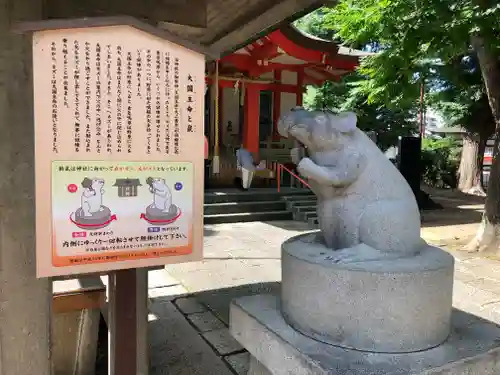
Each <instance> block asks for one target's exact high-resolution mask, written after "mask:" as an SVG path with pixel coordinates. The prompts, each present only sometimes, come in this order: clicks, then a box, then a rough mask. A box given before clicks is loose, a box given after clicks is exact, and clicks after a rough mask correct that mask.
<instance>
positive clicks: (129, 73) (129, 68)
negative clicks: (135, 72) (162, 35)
mask: <svg viewBox="0 0 500 375" xmlns="http://www.w3.org/2000/svg"><path fill="white" fill-rule="evenodd" d="M127 152H128V153H129V154H130V153H131V152H132V52H127Z"/></svg>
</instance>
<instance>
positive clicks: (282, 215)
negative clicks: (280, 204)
mask: <svg viewBox="0 0 500 375" xmlns="http://www.w3.org/2000/svg"><path fill="white" fill-rule="evenodd" d="M292 219H293V215H292V213H291V212H289V211H267V212H240V213H232V214H216V215H205V216H204V220H203V221H204V223H205V224H222V223H242V222H250V221H273V220H292Z"/></svg>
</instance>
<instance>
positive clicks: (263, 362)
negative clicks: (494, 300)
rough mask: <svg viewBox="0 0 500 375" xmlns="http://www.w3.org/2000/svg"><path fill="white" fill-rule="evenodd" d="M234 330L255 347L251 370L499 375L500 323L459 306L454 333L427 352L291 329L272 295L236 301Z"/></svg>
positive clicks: (264, 374) (305, 374) (301, 374)
mask: <svg viewBox="0 0 500 375" xmlns="http://www.w3.org/2000/svg"><path fill="white" fill-rule="evenodd" d="M230 318H231V333H232V334H233V336H234V337H235V338H236V339H237V340H238V341H239V342H240V343H241V344H242V345H243V346H244V347H245V348H246V349H247V350H248V351H249V352H250V354H251V355H252V357H253V358H252V359H251V362H250V371H249V375H285V374H286V375H289V374H293V375H312V374H315V375H320V374H321V375H327V374H328V375H382V374H384V375H403V374H405V375H407V374H408V375H410V374H411V375H438V374H439V375H498V374H500V328H499V327H498V326H497V325H495V324H494V323H492V322H489V321H486V320H483V319H481V318H479V317H477V316H475V315H470V314H468V313H465V312H463V311H461V310H456V309H454V311H453V316H452V333H451V335H450V337H449V339H448V340H447V341H446V342H445V343H443V344H442V345H440V346H438V347H436V348H434V349H430V350H425V351H422V352H417V353H408V354H383V353H369V352H361V351H356V350H348V349H343V348H340V347H335V346H332V345H327V344H323V343H321V342H318V341H315V340H312V339H310V338H308V337H306V336H304V335H302V334H300V333H298V332H297V331H295V330H294V329H293V328H291V327H290V326H289V325H288V324H287V323H286V322H285V320H284V319H283V317H282V315H281V313H280V309H279V298H278V297H275V296H271V295H258V296H251V297H244V298H239V299H236V300H234V301H233V302H232V303H231V312H230Z"/></svg>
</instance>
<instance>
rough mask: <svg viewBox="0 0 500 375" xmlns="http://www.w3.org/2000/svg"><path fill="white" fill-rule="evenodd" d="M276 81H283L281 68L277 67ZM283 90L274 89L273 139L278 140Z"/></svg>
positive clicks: (275, 72)
mask: <svg viewBox="0 0 500 375" xmlns="http://www.w3.org/2000/svg"><path fill="white" fill-rule="evenodd" d="M274 81H275V82H276V83H281V70H278V69H276V70H275V71H274ZM281 95H282V93H281V91H280V90H274V91H273V139H274V140H278V139H279V138H280V135H279V133H278V120H279V119H280V116H281Z"/></svg>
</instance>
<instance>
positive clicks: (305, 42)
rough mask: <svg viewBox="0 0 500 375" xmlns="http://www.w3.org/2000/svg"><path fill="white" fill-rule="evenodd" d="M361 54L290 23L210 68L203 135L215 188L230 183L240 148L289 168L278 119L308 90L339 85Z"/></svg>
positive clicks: (209, 65)
mask: <svg viewBox="0 0 500 375" xmlns="http://www.w3.org/2000/svg"><path fill="white" fill-rule="evenodd" d="M363 54H364V53H363V52H361V51H357V50H352V49H348V48H345V47H342V46H339V45H338V44H337V43H335V42H332V41H326V40H323V39H319V38H315V37H313V36H310V35H306V34H304V33H302V32H301V31H299V30H298V29H297V28H295V27H294V26H292V25H290V24H288V25H286V26H282V27H281V28H279V29H278V30H276V31H273V32H271V33H269V34H267V35H265V36H262V37H260V38H258V39H257V40H255V41H253V42H252V43H250V44H248V45H246V46H245V47H243V48H240V49H238V50H236V51H234V52H233V53H231V54H228V55H226V56H224V57H223V58H221V59H220V60H219V61H217V62H212V63H209V64H208V65H207V77H206V81H207V93H206V127H205V128H206V130H205V132H206V135H207V136H208V139H209V144H210V146H209V148H210V157H211V159H212V161H213V162H212V171H211V176H212V177H211V183H212V184H214V183H215V184H216V185H218V186H224V185H229V184H231V183H232V181H233V179H234V177H235V176H236V159H235V150H236V148H237V147H239V146H240V145H241V144H243V145H244V147H245V148H247V149H248V150H249V151H251V152H253V153H256V154H259V156H260V158H261V159H263V160H266V163H267V164H268V165H269V166H271V165H273V164H275V163H276V162H280V163H287V162H288V161H289V149H290V148H291V144H290V142H289V141H288V140H286V139H283V138H281V137H280V136H279V134H278V133H277V130H276V125H277V122H278V119H279V117H280V114H281V113H282V112H284V111H287V110H289V109H291V108H293V107H295V106H301V105H302V101H303V94H304V91H305V88H306V85H322V84H323V83H324V82H325V81H328V80H330V81H332V80H338V79H339V78H340V77H341V76H342V75H344V74H346V73H349V72H351V71H353V70H354V69H355V68H356V66H357V65H358V63H359V58H360V57H361V56H362V55H363ZM271 169H272V168H271Z"/></svg>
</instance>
